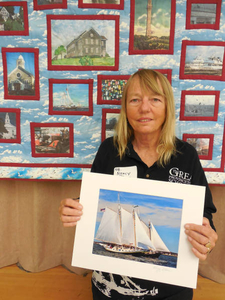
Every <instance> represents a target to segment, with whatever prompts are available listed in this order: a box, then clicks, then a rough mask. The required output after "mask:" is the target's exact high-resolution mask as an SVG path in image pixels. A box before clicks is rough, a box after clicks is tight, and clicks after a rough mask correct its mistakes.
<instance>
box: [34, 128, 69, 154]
mask: <svg viewBox="0 0 225 300" xmlns="http://www.w3.org/2000/svg"><path fill="white" fill-rule="evenodd" d="M30 129H31V150H32V156H33V157H73V124H72V123H47V124H46V123H32V122H31V123H30Z"/></svg>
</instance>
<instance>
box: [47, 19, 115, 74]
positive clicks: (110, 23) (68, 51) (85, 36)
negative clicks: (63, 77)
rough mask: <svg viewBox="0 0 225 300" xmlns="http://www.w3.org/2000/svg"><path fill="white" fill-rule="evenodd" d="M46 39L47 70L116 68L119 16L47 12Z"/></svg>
mask: <svg viewBox="0 0 225 300" xmlns="http://www.w3.org/2000/svg"><path fill="white" fill-rule="evenodd" d="M74 28H76V31H74ZM47 39H48V69H49V70H59V71H62V70H71V71H73V70H74V71H75V70H76V71H88V70H89V71H90V70H113V71H116V70H118V68H119V16H114V15H107V16H106V15H47Z"/></svg>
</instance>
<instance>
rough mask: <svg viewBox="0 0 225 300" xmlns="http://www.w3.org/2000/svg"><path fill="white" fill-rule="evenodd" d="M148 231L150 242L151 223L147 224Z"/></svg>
mask: <svg viewBox="0 0 225 300" xmlns="http://www.w3.org/2000/svg"><path fill="white" fill-rule="evenodd" d="M148 229H149V238H150V240H152V236H151V222H150V221H149V222H148Z"/></svg>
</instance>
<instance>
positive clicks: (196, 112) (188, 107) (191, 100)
mask: <svg viewBox="0 0 225 300" xmlns="http://www.w3.org/2000/svg"><path fill="white" fill-rule="evenodd" d="M219 98H220V91H182V92H181V104H180V120H182V121H195V120H196V121H217V119H218V110H219Z"/></svg>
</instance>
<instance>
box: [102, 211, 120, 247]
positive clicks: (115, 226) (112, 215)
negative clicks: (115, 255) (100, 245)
mask: <svg viewBox="0 0 225 300" xmlns="http://www.w3.org/2000/svg"><path fill="white" fill-rule="evenodd" d="M96 239H98V240H100V241H104V242H108V243H115V244H121V234H120V221H119V215H118V213H117V212H115V211H113V210H112V209H110V208H108V207H106V209H105V212H104V214H103V217H102V220H101V223H100V225H99V228H98V231H97V235H96Z"/></svg>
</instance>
